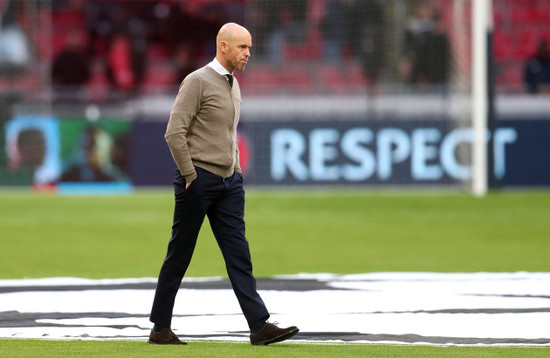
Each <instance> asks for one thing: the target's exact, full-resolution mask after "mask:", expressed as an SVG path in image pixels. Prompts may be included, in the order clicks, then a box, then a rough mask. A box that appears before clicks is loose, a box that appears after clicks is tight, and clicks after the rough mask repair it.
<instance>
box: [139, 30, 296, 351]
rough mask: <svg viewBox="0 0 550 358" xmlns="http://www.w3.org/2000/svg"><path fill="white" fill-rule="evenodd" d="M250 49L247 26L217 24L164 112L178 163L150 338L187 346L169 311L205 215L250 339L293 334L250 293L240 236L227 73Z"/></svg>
mask: <svg viewBox="0 0 550 358" xmlns="http://www.w3.org/2000/svg"><path fill="white" fill-rule="evenodd" d="M251 47H252V37H251V35H250V33H249V32H248V30H247V29H246V28H244V27H242V26H240V25H238V24H235V23H227V24H225V25H223V26H222V28H221V29H220V31H219V33H218V36H217V38H216V58H215V59H214V60H213V61H212V62H210V63H209V64H208V65H206V66H204V67H202V68H200V69H198V70H197V71H195V72H193V73H191V74H190V75H189V76H187V77H186V78H185V79H184V80H183V82H182V83H181V86H180V89H179V92H178V95H177V96H176V100H175V102H174V106H173V108H172V112H171V113H170V119H169V121H168V128H167V130H166V135H165V138H166V142H167V143H168V146H169V147H170V151H171V153H172V156H173V158H174V161H175V162H176V164H177V166H178V169H177V170H176V175H175V178H174V194H175V209H174V221H173V225H172V237H171V238H170V242H169V244H168V252H167V254H166V258H165V260H164V263H163V265H162V268H161V271H160V274H159V278H158V284H157V289H156V292H155V299H154V302H153V308H152V310H151V315H150V320H151V322H153V323H154V327H153V330H152V331H151V334H150V336H149V342H150V343H156V344H186V343H185V342H182V341H180V340H179V339H178V337H177V336H176V335H175V334H174V333H173V332H172V330H171V328H170V327H171V320H172V311H173V307H174V302H175V298H176V294H177V292H178V289H179V287H180V284H181V280H182V278H183V276H184V275H185V272H186V270H187V267H188V266H189V263H190V261H191V257H192V255H193V251H194V249H195V244H196V242H197V236H198V234H199V230H200V228H201V226H202V223H203V221H204V217H205V215H207V216H208V220H209V222H210V226H211V228H212V231H213V233H214V236H215V237H216V241H217V242H218V245H219V247H220V249H221V252H222V255H223V258H224V260H225V264H226V268H227V273H228V276H229V280H230V281H231V285H232V287H233V291H234V292H235V295H236V296H237V299H238V301H239V305H240V307H241V309H242V311H243V314H244V316H245V318H246V320H247V322H248V326H249V328H250V332H251V334H250V342H251V343H252V344H253V345H267V344H270V343H275V342H280V341H282V340H285V339H288V338H291V337H292V336H294V335H295V334H296V333H298V328H296V327H294V326H292V327H288V328H279V327H277V326H276V325H274V324H272V323H268V322H267V320H268V318H269V313H268V311H267V308H266V307H265V304H264V302H263V301H262V298H261V297H260V295H259V294H258V292H257V290H256V279H255V278H254V276H253V275H252V261H251V258H250V249H249V246H248V241H247V239H246V237H245V223H244V189H243V175H242V171H241V168H240V165H239V149H238V147H237V124H238V122H239V114H240V103H241V92H240V89H239V84H238V82H237V80H236V79H234V78H233V71H235V70H238V71H243V70H244V69H245V67H246V64H247V63H248V59H249V58H250V48H251Z"/></svg>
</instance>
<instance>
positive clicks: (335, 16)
mask: <svg viewBox="0 0 550 358" xmlns="http://www.w3.org/2000/svg"><path fill="white" fill-rule="evenodd" d="M348 3H349V1H348V0H328V1H327V2H326V4H325V13H324V16H323V19H322V20H321V23H320V30H321V34H322V35H323V56H324V58H325V60H327V61H328V62H331V63H333V64H339V63H340V61H341V58H342V51H343V48H344V45H345V41H346V36H347V31H346V28H345V26H346V24H348V17H347V16H348V14H349V12H348V10H349V9H348V7H347V4H348Z"/></svg>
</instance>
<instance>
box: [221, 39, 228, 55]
mask: <svg viewBox="0 0 550 358" xmlns="http://www.w3.org/2000/svg"><path fill="white" fill-rule="evenodd" d="M220 48H221V50H222V52H223V53H226V52H227V42H226V41H221V42H220Z"/></svg>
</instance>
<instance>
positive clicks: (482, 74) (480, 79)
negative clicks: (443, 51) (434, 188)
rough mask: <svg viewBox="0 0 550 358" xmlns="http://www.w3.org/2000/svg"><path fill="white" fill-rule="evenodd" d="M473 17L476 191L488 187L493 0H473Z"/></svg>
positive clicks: (474, 190) (473, 170)
mask: <svg viewBox="0 0 550 358" xmlns="http://www.w3.org/2000/svg"><path fill="white" fill-rule="evenodd" d="M472 5H473V8H472V11H473V14H472V17H473V19H472V20H473V21H472V67H473V68H472V128H473V145H472V193H473V194H474V195H475V196H479V197H480V196H484V195H485V194H486V193H487V191H488V187H489V185H488V183H489V174H488V150H487V143H488V139H489V138H488V135H489V133H488V104H489V98H488V75H487V71H488V63H489V62H488V51H487V46H488V36H487V34H488V33H489V32H490V29H491V26H492V24H491V23H492V21H491V18H492V16H491V14H492V6H491V0H475V1H473V4H472Z"/></svg>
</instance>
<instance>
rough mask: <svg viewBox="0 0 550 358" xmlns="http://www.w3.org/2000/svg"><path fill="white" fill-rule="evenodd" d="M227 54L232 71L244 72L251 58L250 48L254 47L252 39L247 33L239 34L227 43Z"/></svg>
mask: <svg viewBox="0 0 550 358" xmlns="http://www.w3.org/2000/svg"><path fill="white" fill-rule="evenodd" d="M226 46H227V47H226V49H227V52H226V53H225V57H226V60H227V65H228V66H229V67H231V69H230V70H231V71H230V72H233V71H235V70H237V71H244V68H245V67H246V64H247V63H248V58H249V57H250V48H251V47H252V37H251V36H250V34H249V33H248V32H247V31H242V32H239V33H238V34H237V35H236V36H235V37H234V38H233V39H232V40H231V41H228V42H227V43H226Z"/></svg>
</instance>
